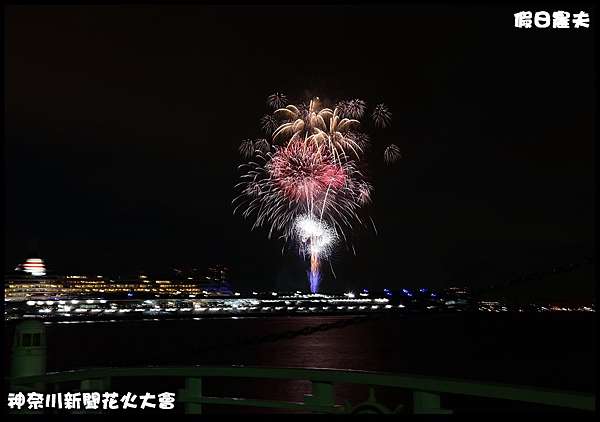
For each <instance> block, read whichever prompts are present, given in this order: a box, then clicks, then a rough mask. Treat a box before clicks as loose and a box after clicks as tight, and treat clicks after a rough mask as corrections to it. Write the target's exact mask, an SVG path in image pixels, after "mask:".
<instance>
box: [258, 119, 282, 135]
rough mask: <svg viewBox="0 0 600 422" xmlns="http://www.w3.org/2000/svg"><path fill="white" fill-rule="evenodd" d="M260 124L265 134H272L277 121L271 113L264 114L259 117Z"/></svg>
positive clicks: (277, 123) (276, 126)
mask: <svg viewBox="0 0 600 422" xmlns="http://www.w3.org/2000/svg"><path fill="white" fill-rule="evenodd" d="M260 126H261V128H262V130H264V131H265V133H266V134H267V135H272V134H273V132H275V130H276V129H277V128H278V127H279V121H278V120H277V119H276V118H275V116H273V115H272V114H265V115H264V116H263V117H262V118H261V119H260Z"/></svg>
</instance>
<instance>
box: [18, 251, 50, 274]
mask: <svg viewBox="0 0 600 422" xmlns="http://www.w3.org/2000/svg"><path fill="white" fill-rule="evenodd" d="M34 256H35V255H34ZM15 271H23V272H26V273H29V274H31V275H33V276H44V275H46V265H45V264H44V260H42V259H41V258H27V260H26V261H25V262H24V263H22V264H19V265H17V268H15Z"/></svg>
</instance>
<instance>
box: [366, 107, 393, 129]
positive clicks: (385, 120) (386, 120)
mask: <svg viewBox="0 0 600 422" xmlns="http://www.w3.org/2000/svg"><path fill="white" fill-rule="evenodd" d="M371 116H372V117H373V121H374V122H375V126H377V127H381V128H385V127H388V126H389V125H390V123H391V121H392V113H391V112H390V110H389V109H388V108H387V106H386V105H385V104H383V103H381V104H377V105H376V106H375V109H374V110H373V114H372V115H371Z"/></svg>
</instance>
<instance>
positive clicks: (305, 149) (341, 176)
mask: <svg viewBox="0 0 600 422" xmlns="http://www.w3.org/2000/svg"><path fill="white" fill-rule="evenodd" d="M267 166H268V167H269V168H268V171H269V173H270V174H271V176H272V177H273V181H274V182H275V183H276V184H277V185H278V186H279V188H280V189H281V190H282V192H283V193H284V195H285V196H286V197H287V198H288V199H290V200H292V201H306V202H312V201H321V200H322V198H323V197H324V196H325V195H326V194H327V191H328V190H337V189H340V188H342V187H343V186H344V184H345V183H346V180H347V177H348V176H347V173H346V171H345V169H344V168H343V167H342V166H340V165H339V164H337V163H335V161H334V160H333V157H332V156H331V154H330V153H329V152H328V151H327V150H326V149H325V148H323V147H321V146H317V145H315V144H314V143H304V142H301V141H297V140H296V141H292V142H290V143H289V144H288V145H286V146H284V147H280V148H278V149H277V151H276V152H275V154H273V156H272V158H271V161H270V162H269V164H268V165H267Z"/></svg>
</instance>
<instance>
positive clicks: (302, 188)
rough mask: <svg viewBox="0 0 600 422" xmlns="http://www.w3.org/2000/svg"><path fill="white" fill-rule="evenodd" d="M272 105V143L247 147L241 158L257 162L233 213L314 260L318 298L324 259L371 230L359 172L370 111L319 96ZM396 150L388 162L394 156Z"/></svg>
mask: <svg viewBox="0 0 600 422" xmlns="http://www.w3.org/2000/svg"><path fill="white" fill-rule="evenodd" d="M267 103H268V104H269V106H271V107H273V108H274V109H275V111H274V112H273V114H272V115H267V116H264V117H263V118H262V119H261V121H260V123H261V127H262V129H263V130H264V131H265V132H266V133H267V134H268V135H271V138H272V139H271V140H270V141H271V142H269V140H267V139H258V140H254V141H251V140H246V141H244V142H242V145H240V153H242V155H243V156H245V157H248V158H249V157H252V160H250V162H248V163H247V164H243V165H242V166H240V169H241V170H242V172H243V173H242V176H241V180H240V183H238V185H237V186H236V187H237V188H239V189H240V190H241V194H240V195H239V196H238V197H236V198H235V199H234V205H236V206H235V209H234V213H235V212H237V210H241V213H242V216H243V217H244V218H249V217H250V216H254V224H253V228H257V227H263V226H265V227H267V228H268V235H269V237H271V236H272V235H273V233H280V234H281V236H282V237H283V239H284V240H286V241H287V240H294V241H296V242H297V244H298V246H299V250H300V253H301V254H302V255H304V256H310V271H309V281H310V288H311V291H312V292H316V291H317V290H318V287H319V283H320V280H321V273H320V265H321V264H320V262H321V260H323V259H327V258H328V257H329V256H330V254H331V253H332V251H333V248H334V246H335V245H336V244H337V243H338V241H342V240H346V239H347V237H346V234H345V233H346V231H348V230H352V229H353V228H354V227H355V226H356V225H365V224H364V223H363V219H362V218H361V217H360V215H359V211H360V210H361V208H362V207H364V206H365V205H367V204H368V203H370V202H371V192H372V189H373V188H372V185H371V184H370V183H369V182H368V181H367V180H366V179H365V175H364V174H363V173H362V171H361V170H360V169H362V168H363V167H364V165H363V164H364V154H365V150H366V149H367V147H368V146H369V144H370V140H369V137H368V135H367V134H366V133H363V132H362V131H361V130H360V121H359V119H360V118H361V117H362V116H363V115H365V113H366V107H367V106H366V103H365V102H364V101H363V100H359V99H352V100H346V101H341V102H338V103H337V104H336V106H335V107H334V108H333V109H331V108H328V107H324V106H323V104H322V102H321V100H320V99H319V98H318V97H317V98H314V99H312V100H310V101H309V102H306V103H299V104H288V102H287V98H286V97H285V96H284V95H283V94H273V95H271V96H269V97H268V100H267ZM377 107H379V109H377ZM377 107H376V109H375V111H373V114H372V116H379V117H378V119H379V120H380V123H381V122H383V123H384V124H385V125H387V124H389V121H390V118H391V113H389V111H388V110H387V108H386V107H385V106H383V104H380V105H379V106H377ZM381 107H383V108H381ZM374 118H375V117H374ZM376 124H377V119H376ZM394 147H395V145H394ZM389 148H390V147H388V149H386V153H385V157H386V162H387V161H388V155H390V154H392V155H394V154H393V151H391V152H390V154H388V150H389ZM395 148H397V147H395ZM398 155H399V151H398ZM369 221H371V220H370V219H369ZM371 222H372V221H371Z"/></svg>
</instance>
